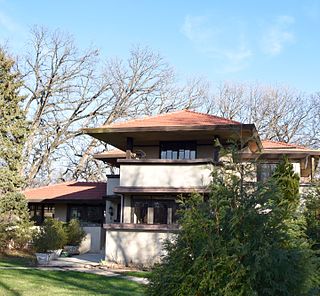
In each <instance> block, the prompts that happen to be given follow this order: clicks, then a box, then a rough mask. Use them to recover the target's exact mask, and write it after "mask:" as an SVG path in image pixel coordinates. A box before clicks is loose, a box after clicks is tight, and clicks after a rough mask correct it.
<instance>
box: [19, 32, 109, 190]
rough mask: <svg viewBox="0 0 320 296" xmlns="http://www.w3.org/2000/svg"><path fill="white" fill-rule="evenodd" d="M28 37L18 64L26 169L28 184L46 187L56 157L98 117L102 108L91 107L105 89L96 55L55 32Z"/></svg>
mask: <svg viewBox="0 0 320 296" xmlns="http://www.w3.org/2000/svg"><path fill="white" fill-rule="evenodd" d="M32 37H33V38H32V40H31V50H30V52H29V54H28V55H27V56H26V57H25V59H24V60H23V62H21V63H20V72H22V73H24V80H25V85H24V87H25V88H24V91H25V94H26V96H27V99H26V102H25V110H26V112H27V114H28V118H29V119H30V122H31V131H30V136H29V138H28V141H27V144H26V147H25V160H26V163H25V165H24V171H25V174H26V177H27V181H28V183H29V184H30V183H32V181H35V180H36V178H37V177H40V176H41V179H42V180H43V178H44V179H46V180H47V182H50V176H51V175H52V171H53V170H54V168H53V167H52V162H53V161H54V160H55V158H56V154H55V152H56V151H57V149H59V148H60V147H61V146H63V145H64V144H65V143H66V142H67V141H68V140H69V139H72V138H73V137H74V136H76V135H77V134H79V128H80V127H81V126H82V125H85V124H86V123H88V122H90V121H91V119H93V118H94V117H96V116H97V115H98V114H99V111H100V109H101V105H100V104H95V105H93V104H92V103H93V102H96V101H97V100H99V98H100V97H101V95H102V94H103V93H104V92H106V91H107V90H108V88H109V86H108V85H107V84H105V83H104V81H102V79H101V78H100V77H98V76H97V75H96V72H95V68H96V66H97V57H98V52H97V50H88V51H87V52H84V53H80V52H79V51H78V49H77V48H76V47H75V45H74V42H73V40H72V38H71V37H70V36H68V35H65V34H62V33H60V32H58V31H56V32H53V33H50V32H48V31H46V30H44V29H41V28H40V29H39V28H36V29H34V30H33V32H32ZM44 176H45V177H44Z"/></svg>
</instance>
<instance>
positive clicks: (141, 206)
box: [133, 201, 148, 224]
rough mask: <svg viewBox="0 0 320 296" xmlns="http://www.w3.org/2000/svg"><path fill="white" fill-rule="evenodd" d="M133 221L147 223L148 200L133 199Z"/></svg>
mask: <svg viewBox="0 0 320 296" xmlns="http://www.w3.org/2000/svg"><path fill="white" fill-rule="evenodd" d="M133 211H134V218H135V221H134V223H137V224H147V223H148V202H147V201H135V202H134V208H133Z"/></svg>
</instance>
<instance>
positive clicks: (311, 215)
mask: <svg viewBox="0 0 320 296" xmlns="http://www.w3.org/2000/svg"><path fill="white" fill-rule="evenodd" d="M304 198H305V209H304V216H305V219H306V222H307V230H306V233H307V235H308V237H309V238H310V239H311V241H312V242H313V248H314V249H318V250H320V183H319V182H318V183H316V184H315V187H314V188H313V189H312V190H310V191H309V192H308V193H307V194H306V195H305V196H304Z"/></svg>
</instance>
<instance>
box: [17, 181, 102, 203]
mask: <svg viewBox="0 0 320 296" xmlns="http://www.w3.org/2000/svg"><path fill="white" fill-rule="evenodd" d="M23 193H24V195H25V196H26V198H27V200H28V201H29V202H33V201H35V202H39V201H44V200H50V201H67V200H75V201H76V200H78V201H81V200H95V201H99V200H102V198H103V197H104V196H105V195H106V183H104V182H66V183H60V184H55V185H49V186H44V187H39V188H32V189H26V190H25V191H23Z"/></svg>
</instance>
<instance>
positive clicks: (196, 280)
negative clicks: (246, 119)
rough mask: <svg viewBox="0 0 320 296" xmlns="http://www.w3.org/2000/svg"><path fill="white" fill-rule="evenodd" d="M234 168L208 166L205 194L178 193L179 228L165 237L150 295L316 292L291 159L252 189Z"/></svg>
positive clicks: (314, 266)
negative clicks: (209, 173)
mask: <svg viewBox="0 0 320 296" xmlns="http://www.w3.org/2000/svg"><path fill="white" fill-rule="evenodd" d="M239 167H241V166H239ZM236 168H237V165H234V170H233V171H231V170H230V167H229V168H228V172H227V171H226V170H223V169H221V170H217V171H215V172H214V173H213V182H212V185H211V192H210V196H209V197H208V199H206V200H204V198H203V196H201V195H197V194H196V195H192V196H191V197H189V198H185V199H183V200H182V203H181V207H182V209H181V210H180V215H181V218H180V225H181V231H180V232H179V233H178V235H177V237H176V239H175V241H173V242H167V243H166V250H167V255H165V256H164V257H163V261H162V263H161V264H160V265H158V266H156V267H155V268H154V270H153V272H152V275H151V279H150V284H149V286H148V295H159V296H160V295H162V296H165V295H199V296H200V295H217V296H220V295H221V296H231V295H232V296H233V295H245V296H250V295H263V296H265V295H270V296H271V295H279V296H282V295H288V296H289V295H319V290H317V289H318V285H319V265H318V264H319V262H318V259H317V257H316V256H315V254H314V253H313V251H312V250H311V248H310V245H309V243H308V240H307V239H306V236H305V234H304V221H303V219H301V217H299V215H298V214H297V211H296V207H295V206H296V205H297V200H298V199H299V195H298V188H299V187H298V186H299V183H297V180H298V177H297V176H296V175H295V174H294V172H293V170H292V166H291V165H290V163H289V162H288V160H284V161H283V162H282V163H281V164H280V165H279V166H278V168H277V170H276V171H275V173H274V175H273V177H272V178H271V179H270V180H269V181H268V182H266V183H263V184H258V186H257V187H256V188H252V187H250V188H248V187H243V186H245V185H243V184H244V183H243V182H242V181H243V180H241V179H242V178H241V177H239V176H241V174H239V173H237V171H236V170H235V169H236Z"/></svg>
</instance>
